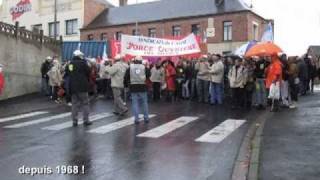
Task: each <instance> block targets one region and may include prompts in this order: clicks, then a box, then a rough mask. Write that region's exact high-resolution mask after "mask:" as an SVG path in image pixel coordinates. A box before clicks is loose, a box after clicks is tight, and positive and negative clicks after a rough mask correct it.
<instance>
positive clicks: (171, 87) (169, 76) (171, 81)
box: [165, 64, 176, 91]
mask: <svg viewBox="0 0 320 180" xmlns="http://www.w3.org/2000/svg"><path fill="white" fill-rule="evenodd" d="M165 70H166V83H167V90H168V91H175V90H176V85H175V78H176V70H175V69H174V67H172V65H171V64H168V65H167V66H166V68H165Z"/></svg>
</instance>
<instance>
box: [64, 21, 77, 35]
mask: <svg viewBox="0 0 320 180" xmlns="http://www.w3.org/2000/svg"><path fill="white" fill-rule="evenodd" d="M72 34H78V20H77V19H72V20H67V21H66V35H72Z"/></svg>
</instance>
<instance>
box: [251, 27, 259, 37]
mask: <svg viewBox="0 0 320 180" xmlns="http://www.w3.org/2000/svg"><path fill="white" fill-rule="evenodd" d="M252 34H253V40H258V38H259V25H258V24H257V23H253V25H252Z"/></svg>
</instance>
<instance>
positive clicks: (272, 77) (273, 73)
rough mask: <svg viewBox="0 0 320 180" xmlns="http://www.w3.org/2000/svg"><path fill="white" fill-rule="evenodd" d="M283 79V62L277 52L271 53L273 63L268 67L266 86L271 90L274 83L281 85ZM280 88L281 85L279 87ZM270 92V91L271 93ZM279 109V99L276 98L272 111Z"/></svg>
mask: <svg viewBox="0 0 320 180" xmlns="http://www.w3.org/2000/svg"><path fill="white" fill-rule="evenodd" d="M281 81H282V64H281V62H280V59H279V57H278V55H277V54H273V55H271V64H270V65H269V67H268V69H267V78H266V88H267V89H268V92H270V91H271V90H270V87H271V85H272V84H275V85H276V86H280V84H281ZM278 88H279V90H280V87H278ZM269 94H270V93H269ZM278 110H279V99H274V101H273V102H272V106H271V111H272V112H274V111H278Z"/></svg>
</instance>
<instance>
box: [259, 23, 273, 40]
mask: <svg viewBox="0 0 320 180" xmlns="http://www.w3.org/2000/svg"><path fill="white" fill-rule="evenodd" d="M261 42H273V28H272V24H271V23H269V24H268V26H267V27H266V30H265V31H264V33H263V35H262V38H261Z"/></svg>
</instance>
